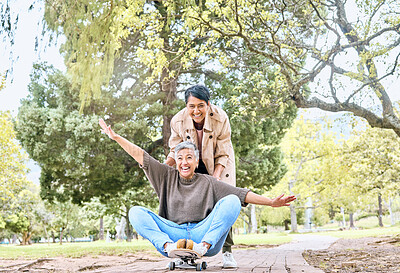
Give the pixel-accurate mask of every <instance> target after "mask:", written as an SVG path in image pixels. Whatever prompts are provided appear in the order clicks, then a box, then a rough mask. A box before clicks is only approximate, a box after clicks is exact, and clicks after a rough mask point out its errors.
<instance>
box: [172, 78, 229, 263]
mask: <svg viewBox="0 0 400 273" xmlns="http://www.w3.org/2000/svg"><path fill="white" fill-rule="evenodd" d="M185 102H186V107H185V108H184V109H182V110H181V111H179V112H178V113H177V114H176V115H175V116H174V117H173V118H172V120H171V137H170V138H169V147H170V153H169V154H168V157H167V160H166V161H165V163H166V164H168V165H170V166H173V165H175V159H174V156H175V154H174V149H175V147H176V145H178V144H179V143H181V142H183V141H191V142H193V143H194V144H195V145H196V146H197V148H198V150H199V151H200V160H199V165H198V166H197V169H196V172H198V173H204V174H209V175H212V176H214V177H215V178H216V179H217V180H219V181H222V182H225V183H228V184H230V185H232V186H236V173H235V154H234V152H233V146H232V142H231V127H230V124H229V119H228V115H227V114H226V113H225V112H224V110H222V109H221V108H219V107H218V106H215V105H212V104H211V103H210V92H209V91H208V89H207V87H205V86H203V85H194V86H192V87H190V88H188V89H187V90H186V91H185ZM232 245H233V240H232V230H230V232H229V234H228V237H227V238H226V241H225V243H224V246H223V248H222V252H223V255H222V257H223V262H224V265H223V267H224V268H232V267H237V263H236V261H235V259H234V258H233V255H232Z"/></svg>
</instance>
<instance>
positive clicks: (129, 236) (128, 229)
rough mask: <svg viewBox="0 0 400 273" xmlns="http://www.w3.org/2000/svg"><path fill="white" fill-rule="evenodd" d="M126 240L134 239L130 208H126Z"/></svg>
mask: <svg viewBox="0 0 400 273" xmlns="http://www.w3.org/2000/svg"><path fill="white" fill-rule="evenodd" d="M125 218H126V241H128V242H131V241H132V226H131V224H130V223H129V209H128V208H126V215H125Z"/></svg>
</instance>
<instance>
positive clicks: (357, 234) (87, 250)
mask: <svg viewBox="0 0 400 273" xmlns="http://www.w3.org/2000/svg"><path fill="white" fill-rule="evenodd" d="M314 234H317V235H328V236H334V237H339V238H362V237H377V236H382V235H395V234H400V225H397V226H394V227H384V228H370V229H359V230H344V231H330V232H316V233H314ZM233 239H234V241H235V244H236V245H239V244H244V245H261V244H266V245H280V244H284V243H288V242H291V241H292V236H291V235H290V234H287V233H283V232H282V233H266V234H242V235H236V234H235V235H234V236H233ZM139 251H149V253H152V254H154V255H160V254H158V253H157V251H156V250H155V248H154V247H153V246H152V245H151V244H150V243H149V242H148V241H147V240H143V239H139V240H133V241H132V242H130V243H128V242H122V243H116V242H111V243H106V242H104V241H96V242H90V243H63V244H62V245H60V244H58V243H57V244H52V243H51V244H33V245H29V246H18V245H0V259H19V258H20V259H37V258H50V257H57V256H63V257H83V256H97V255H125V254H128V253H135V252H139Z"/></svg>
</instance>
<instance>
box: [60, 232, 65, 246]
mask: <svg viewBox="0 0 400 273" xmlns="http://www.w3.org/2000/svg"><path fill="white" fill-rule="evenodd" d="M63 233H64V229H63V228H61V229H60V245H62V238H63Z"/></svg>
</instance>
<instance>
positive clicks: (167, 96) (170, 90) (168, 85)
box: [161, 69, 177, 155]
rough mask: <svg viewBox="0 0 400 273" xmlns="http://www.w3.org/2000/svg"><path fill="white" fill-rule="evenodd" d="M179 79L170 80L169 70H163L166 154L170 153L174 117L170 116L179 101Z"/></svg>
mask: <svg viewBox="0 0 400 273" xmlns="http://www.w3.org/2000/svg"><path fill="white" fill-rule="evenodd" d="M176 84H177V78H169V73H168V70H167V69H163V72H162V74H161V92H162V93H163V94H164V98H163V106H164V109H165V110H164V111H165V114H164V116H163V126H162V136H163V147H164V154H165V155H168V153H169V145H168V141H169V137H170V136H171V119H172V117H173V116H174V115H173V114H170V112H171V111H170V110H171V108H172V107H173V105H172V103H173V102H174V101H175V100H176V99H177V96H176V93H177V88H176Z"/></svg>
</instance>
